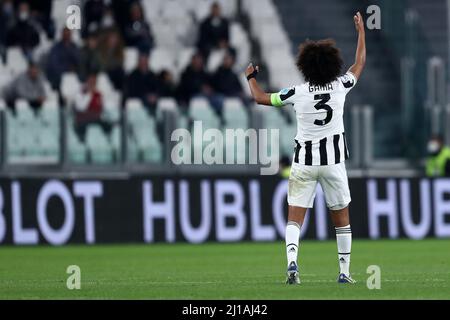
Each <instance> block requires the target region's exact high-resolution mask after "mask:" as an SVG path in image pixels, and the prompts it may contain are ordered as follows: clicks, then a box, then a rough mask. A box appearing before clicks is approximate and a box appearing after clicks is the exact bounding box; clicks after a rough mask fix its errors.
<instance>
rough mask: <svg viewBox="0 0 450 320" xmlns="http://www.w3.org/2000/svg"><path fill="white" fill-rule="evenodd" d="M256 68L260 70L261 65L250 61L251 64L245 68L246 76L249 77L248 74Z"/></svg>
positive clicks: (257, 70)
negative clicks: (254, 64)
mask: <svg viewBox="0 0 450 320" xmlns="http://www.w3.org/2000/svg"><path fill="white" fill-rule="evenodd" d="M255 70H256V72H259V66H256V67H254V66H253V63H251V62H250V64H249V65H248V67H247V69H245V76H246V77H248V76H249V75H251V74H252V73H253V72H254V71H255Z"/></svg>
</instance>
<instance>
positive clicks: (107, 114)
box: [102, 91, 121, 122]
mask: <svg viewBox="0 0 450 320" xmlns="http://www.w3.org/2000/svg"><path fill="white" fill-rule="evenodd" d="M120 99H121V97H120V93H119V92H117V91H112V92H110V93H109V94H108V95H104V96H103V114H102V118H103V119H104V120H106V121H108V122H119V121H120V118H121V114H120Z"/></svg>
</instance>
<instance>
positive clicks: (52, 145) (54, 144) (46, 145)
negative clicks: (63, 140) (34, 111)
mask: <svg viewBox="0 0 450 320" xmlns="http://www.w3.org/2000/svg"><path fill="white" fill-rule="evenodd" d="M54 129H55V128H52V127H47V128H41V129H40V130H39V138H38V146H39V147H38V148H39V153H40V154H41V155H45V156H50V157H51V158H53V159H55V160H57V159H58V152H59V135H57V134H55V131H54Z"/></svg>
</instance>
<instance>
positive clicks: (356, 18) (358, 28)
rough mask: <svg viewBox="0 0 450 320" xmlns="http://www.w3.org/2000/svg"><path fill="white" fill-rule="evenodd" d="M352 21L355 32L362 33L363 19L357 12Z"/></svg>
mask: <svg viewBox="0 0 450 320" xmlns="http://www.w3.org/2000/svg"><path fill="white" fill-rule="evenodd" d="M353 21H354V22H355V28H356V31H358V32H360V31H364V21H363V17H362V16H361V13H360V12H359V11H358V12H357V13H356V14H355V15H354V16H353Z"/></svg>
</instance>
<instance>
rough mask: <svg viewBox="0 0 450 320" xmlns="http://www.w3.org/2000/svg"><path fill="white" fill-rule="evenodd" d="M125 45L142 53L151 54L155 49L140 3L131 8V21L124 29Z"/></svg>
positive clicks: (134, 3) (135, 3)
mask: <svg viewBox="0 0 450 320" xmlns="http://www.w3.org/2000/svg"><path fill="white" fill-rule="evenodd" d="M124 37H125V43H126V45H127V46H130V47H136V48H138V49H139V50H140V51H143V52H147V53H148V52H149V51H150V49H152V47H153V37H152V33H151V29H150V25H149V24H148V23H147V22H146V21H145V17H144V13H143V11H142V7H141V4H140V3H139V2H133V4H132V5H131V7H130V20H129V21H128V23H127V24H126V25H125V28H124Z"/></svg>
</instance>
